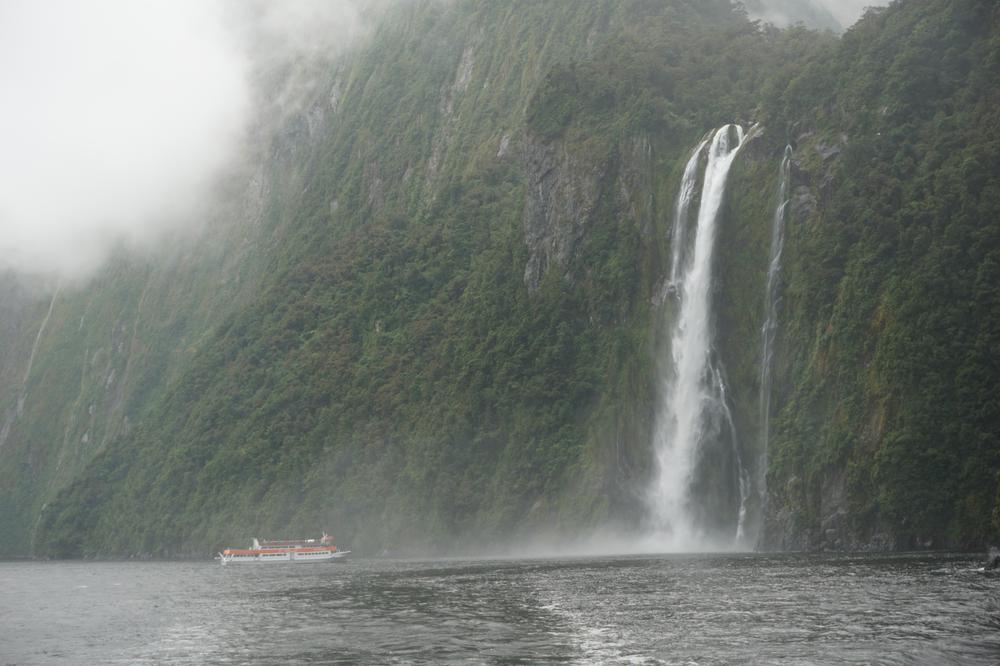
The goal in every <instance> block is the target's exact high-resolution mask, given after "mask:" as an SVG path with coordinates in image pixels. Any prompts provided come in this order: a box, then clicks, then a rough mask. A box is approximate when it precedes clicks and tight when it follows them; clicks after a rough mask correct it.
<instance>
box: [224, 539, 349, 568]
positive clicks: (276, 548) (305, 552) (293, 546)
mask: <svg viewBox="0 0 1000 666" xmlns="http://www.w3.org/2000/svg"><path fill="white" fill-rule="evenodd" d="M350 552H351V551H349V550H337V547H336V546H335V545H333V537H332V536H330V535H329V534H326V533H324V534H323V536H322V538H320V539H291V540H287V541H260V540H258V539H254V540H253V544H252V545H251V546H250V547H249V548H226V549H225V550H224V551H222V552H221V553H219V556H218V557H217V558H216V559H217V560H219V561H220V562H221V563H222V564H229V563H230V562H329V561H337V560H342V559H344V558H345V557H347V555H348V554H349V553H350Z"/></svg>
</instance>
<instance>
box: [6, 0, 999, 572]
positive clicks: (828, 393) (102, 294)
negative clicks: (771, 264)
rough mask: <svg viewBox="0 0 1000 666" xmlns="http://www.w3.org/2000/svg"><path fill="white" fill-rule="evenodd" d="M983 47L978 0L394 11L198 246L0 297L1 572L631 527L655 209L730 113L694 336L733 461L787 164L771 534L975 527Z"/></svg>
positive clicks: (655, 266)
mask: <svg viewBox="0 0 1000 666" xmlns="http://www.w3.org/2000/svg"><path fill="white" fill-rule="evenodd" d="M997 35H998V14H997V12H996V10H995V9H994V8H993V7H992V5H991V3H989V2H983V1H976V0H952V1H950V2H948V1H945V0H934V1H932V2H900V3H896V4H895V5H894V6H893V7H892V8H890V9H888V10H885V11H882V12H877V13H872V14H870V15H869V16H868V17H867V18H866V19H865V20H864V21H863V22H862V23H861V24H859V25H858V26H857V27H855V28H854V29H853V30H851V31H849V32H848V33H847V34H846V35H845V36H844V37H843V38H842V39H839V40H838V39H836V38H834V37H833V36H832V35H829V34H827V35H819V34H816V33H812V32H809V31H807V30H804V29H801V28H796V29H792V30H788V31H777V30H773V29H758V28H757V27H755V26H754V25H752V24H750V23H749V22H748V21H747V20H746V18H745V16H743V15H742V14H741V13H740V12H738V11H734V10H733V9H732V8H731V7H730V6H729V3H728V2H723V1H720V2H705V1H704V0H691V1H681V0H675V1H673V2H663V3H659V2H657V3H650V2H646V1H643V0H632V1H629V2H618V1H611V0H608V1H603V0H593V1H591V2H575V1H573V2H570V1H566V2H549V3H532V2H523V3H521V2H513V3H492V2H475V1H469V2H454V3H437V2H416V3H404V4H403V5H402V6H401V7H399V8H397V9H396V10H394V11H391V12H389V13H388V14H387V15H386V18H385V19H384V20H383V21H382V22H381V23H380V24H379V26H378V27H377V29H376V30H375V31H374V33H373V35H372V36H371V38H370V40H369V41H368V42H367V43H366V44H365V45H364V46H363V47H361V48H359V49H357V50H355V51H353V52H352V53H350V54H348V55H347V56H346V57H344V58H342V59H340V60H338V61H337V62H336V64H335V65H333V66H330V67H328V68H325V69H321V70H319V73H318V74H317V75H316V79H317V81H316V86H315V90H316V91H317V93H316V94H315V95H314V96H313V97H312V98H311V99H310V100H309V102H308V103H307V104H306V105H305V106H304V107H303V109H302V112H301V113H300V114H298V115H296V116H294V117H291V118H289V119H287V121H286V122H285V124H284V125H283V129H282V131H281V132H280V133H279V135H278V136H277V138H276V139H275V141H274V143H273V144H271V145H270V148H271V149H270V150H269V151H267V153H266V159H263V160H262V161H261V164H262V166H261V167H260V169H259V171H254V170H253V169H250V171H251V172H252V174H251V175H250V176H248V177H246V176H245V177H244V178H243V179H242V180H240V179H236V180H237V181H238V182H239V183H241V185H240V187H244V188H245V187H247V185H246V184H247V183H250V184H251V185H250V188H251V190H252V191H253V192H254V193H255V194H254V196H252V197H248V196H247V195H246V194H245V193H237V194H234V196H233V197H232V201H234V202H236V203H233V204H231V206H232V208H230V209H229V212H228V213H226V214H224V215H222V217H224V218H226V219H231V223H230V224H229V225H223V227H224V229H226V231H219V232H218V233H219V235H220V238H219V242H218V243H209V244H206V246H205V248H202V249H197V250H191V251H190V252H189V253H188V254H187V255H184V256H179V257H177V258H175V259H173V260H169V261H167V260H164V261H163V263H162V264H160V263H156V262H154V264H153V265H151V266H148V267H147V266H135V265H131V266H129V265H126V264H121V265H120V266H119V267H118V268H116V269H112V270H109V271H108V273H107V274H106V275H105V276H104V277H102V278H101V281H100V282H99V283H98V284H96V285H94V286H92V287H91V288H89V289H88V290H87V291H85V292H74V293H72V294H70V293H68V292H67V291H66V290H65V289H64V290H61V291H60V292H59V294H60V295H59V296H57V298H56V300H55V302H54V305H52V302H51V301H47V300H44V299H43V300H38V299H36V300H34V301H30V302H31V303H32V304H30V305H23V304H24V303H25V302H26V301H25V300H24V297H21V296H19V297H18V299H19V300H17V301H16V303H14V301H15V299H13V298H11V302H12V303H14V304H12V305H11V306H10V308H9V311H10V312H12V313H16V314H17V316H16V317H14V318H11V319H10V321H11V322H12V323H11V324H10V325H9V330H8V328H7V327H5V328H3V329H0V335H3V336H4V337H3V339H2V343H3V346H2V349H3V355H0V371H2V372H3V373H4V375H3V376H4V378H5V383H4V387H5V388H4V391H5V393H4V394H3V395H0V398H2V399H3V401H4V402H3V403H2V404H3V405H4V406H5V409H6V412H5V413H7V414H8V415H10V414H15V413H16V414H17V416H16V418H15V417H13V416H12V417H10V418H9V419H8V422H9V423H10V424H11V426H10V428H9V435H8V436H7V442H6V443H5V444H3V445H2V447H0V478H2V479H3V481H4V485H3V490H2V493H3V494H2V495H0V515H2V516H3V517H4V518H3V519H4V520H5V521H6V522H5V525H6V526H7V527H8V528H9V531H10V533H11V534H15V535H16V537H15V539H14V541H12V542H11V544H13V545H11V546H8V547H7V548H8V551H7V553H6V554H18V553H22V554H23V553H27V552H28V551H29V540H32V539H33V541H34V545H33V548H34V552H35V554H38V555H47V556H80V555H86V556H93V555H102V554H105V555H107V554H114V555H127V554H139V555H183V554H191V555H195V554H197V555H204V554H206V553H209V552H212V550H211V549H213V548H215V547H217V546H219V545H222V544H223V543H226V542H232V541H234V540H237V541H239V540H242V539H244V538H246V537H247V535H250V534H253V533H272V534H277V533H284V532H289V533H291V532H303V531H305V532H309V531H314V530H315V529H317V528H323V527H325V528H327V529H330V530H335V531H336V533H337V534H338V536H339V537H340V538H342V539H343V540H345V541H349V542H350V543H351V545H352V546H353V547H355V548H357V549H359V550H363V551H368V552H378V551H380V550H382V549H384V548H389V549H392V550H395V549H398V548H401V547H405V548H408V549H411V550H420V549H424V550H432V549H440V550H445V549H448V548H450V547H452V546H458V545H460V544H462V543H466V544H467V543H469V542H470V540H473V539H474V540H475V543H476V544H477V547H488V546H489V545H491V544H494V545H495V544H504V543H509V542H510V541H514V540H518V539H520V538H522V537H524V536H527V535H531V534H532V533H534V532H536V531H555V532H562V533H564V534H565V533H575V532H579V531H584V530H586V529H587V528H588V527H591V526H596V525H601V524H604V523H606V522H616V523H620V524H624V525H625V526H626V528H627V529H633V530H634V531H636V532H640V531H641V529H642V522H643V510H644V509H643V502H642V492H643V489H644V488H645V486H646V484H647V483H648V482H649V479H650V474H651V459H650V455H651V453H650V441H651V429H652V427H653V422H654V420H655V414H656V410H657V403H658V401H659V400H660V398H661V396H660V395H659V388H658V380H657V376H656V375H657V371H658V366H659V365H660V361H658V360H657V359H658V358H659V357H662V356H663V354H664V351H665V345H666V340H665V337H666V336H665V331H667V330H669V328H670V324H671V322H672V320H673V317H674V316H675V315H676V313H675V312H674V311H673V308H672V306H671V304H670V303H669V301H668V300H665V299H664V297H663V293H664V288H663V287H664V278H665V274H666V272H667V270H668V266H669V256H670V246H669V242H670V238H669V229H670V222H671V219H670V218H671V214H672V210H673V206H674V201H675V197H676V195H677V188H678V185H679V182H680V178H681V172H682V171H683V168H684V163H685V161H686V159H687V157H688V156H689V154H690V152H691V150H692V149H693V148H694V146H695V145H697V143H698V141H699V139H700V138H701V137H702V136H704V134H705V132H706V131H707V130H709V129H712V128H714V127H718V126H720V125H722V124H724V123H728V122H734V121H736V122H741V123H743V124H745V125H749V124H751V123H752V122H754V121H757V122H759V123H760V125H761V127H762V130H763V133H762V135H761V136H759V137H758V138H756V139H754V140H753V141H752V142H751V143H750V144H749V145H748V147H747V149H746V151H745V152H744V153H743V154H742V155H741V156H740V158H739V159H738V160H737V162H736V163H735V166H734V172H733V175H732V183H731V185H730V189H729V196H728V199H727V203H726V205H725V213H724V218H723V220H722V226H721V228H720V232H719V233H720V237H719V250H718V252H719V257H718V261H717V262H716V265H717V269H716V273H717V275H716V280H715V286H714V291H713V299H714V303H715V311H714V312H715V314H714V320H713V324H714V328H715V330H716V338H717V346H718V349H717V353H718V355H719V358H720V363H721V365H722V366H723V367H724V368H725V371H726V375H727V381H728V383H729V385H730V387H731V391H730V393H731V399H732V402H733V419H734V423H735V428H736V429H737V431H738V432H739V433H740V441H741V443H742V444H741V445H742V446H743V447H744V448H745V451H744V453H745V454H746V457H747V459H753V460H762V459H763V453H764V452H763V450H762V448H763V443H762V441H761V437H760V433H761V417H760V411H759V402H758V401H759V394H760V391H759V389H760V349H761V344H760V340H761V338H760V335H761V334H760V328H761V324H762V322H763V307H764V291H765V285H766V281H767V264H768V252H769V248H770V242H771V238H770V233H771V226H772V218H773V215H774V208H775V206H776V204H777V201H776V197H777V194H776V191H777V181H778V166H779V163H780V161H781V158H782V156H783V155H784V152H785V147H786V145H787V144H789V143H791V144H792V146H793V149H794V155H795V158H794V163H793V168H792V192H793V197H792V205H791V214H790V219H789V229H788V238H787V245H786V252H785V258H784V272H783V274H782V275H783V277H782V281H781V289H780V293H781V294H782V298H781V300H780V303H779V308H778V313H779V314H778V316H779V329H778V334H777V339H776V360H775V366H774V373H773V375H774V391H773V397H772V401H771V402H772V426H771V441H770V450H769V451H768V459H769V460H770V465H769V468H768V469H767V470H766V472H767V474H766V476H767V481H768V488H769V494H768V499H767V501H766V502H763V501H762V502H758V503H757V504H756V505H755V506H753V507H751V510H752V511H753V512H754V513H755V517H754V522H755V523H757V524H761V523H762V524H763V526H764V530H763V544H764V545H765V546H767V547H810V548H812V547H852V546H866V545H876V546H881V547H902V546H907V545H912V544H915V543H927V541H928V540H933V543H934V544H945V543H966V544H978V543H981V542H982V541H984V540H986V539H988V538H990V535H991V530H995V529H996V527H995V526H991V522H990V513H991V511H993V507H994V505H995V504H996V501H995V497H996V493H997V478H996V475H997V469H998V468H1000V458H998V456H1000V444H998V442H997V441H996V433H997V432H1000V427H998V426H1000V423H998V420H997V419H998V418H1000V409H998V403H997V401H996V398H995V394H996V390H995V389H996V387H997V386H998V384H1000V382H998V379H1000V377H998V371H1000V370H998V366H997V365H996V362H995V359H996V353H997V350H998V349H1000V339H998V336H1000V327H998V326H997V324H998V323H1000V322H998V321H997V318H998V316H1000V302H998V298H1000V296H998V291H997V289H998V287H996V285H998V284H1000V281H998V280H997V279H996V278H997V277H998V276H996V275H995V273H996V270H995V269H996V267H997V266H998V265H1000V263H998V262H1000V257H998V256H997V252H998V247H1000V244H998V243H997V240H998V239H997V237H996V236H997V233H998V229H1000V227H998V225H997V223H996V220H997V219H998V217H997V212H998V209H997V207H998V206H1000V200H998V195H997V187H998V185H997V183H996V182H995V180H996V179H995V178H994V177H993V176H992V175H991V174H994V173H996V167H997V159H998V150H997V147H998V145H1000V144H998V142H997V141H996V137H993V136H992V134H993V133H995V128H996V127H998V126H1000V124H998V123H997V120H998V119H997V117H996V111H995V109H996V108H998V106H997V104H996V102H997V101H998V100H997V94H998V88H997V85H996V80H997V77H996V74H997V67H998V63H1000V47H998V45H1000V38H998V36H997ZM936 54H942V55H936ZM234 187H235V186H234ZM253 188H256V189H253ZM242 206H249V208H250V210H249V211H247V212H241V210H242V209H241V207H242ZM207 248H224V249H221V250H218V252H220V253H221V255H213V254H212V253H211V252H210V251H209V250H208V249H207ZM220 257H221V258H222V259H223V260H224V261H223V263H222V265H221V266H220V265H219V259H220ZM50 305H51V308H50ZM50 310H51V315H50V314H49V312H50ZM43 320H44V321H45V322H46V323H45V328H44V331H43V334H42V335H38V332H39V330H41V328H42V327H41V324H42V321H43ZM36 339H37V340H38V345H37V354H32V353H31V351H32V349H33V348H34V340H36ZM102 349H103V350H104V352H103V355H102V354H101V353H100V352H101V350H102ZM32 357H34V361H33V363H32V367H31V371H30V372H28V371H27V364H28V359H30V358H32ZM91 368H94V369H93V370H91ZM25 376H26V377H27V380H26V381H25V382H24V383H23V385H24V386H27V387H28V389H29V391H28V393H27V395H28V396H29V398H28V400H27V401H25V407H24V408H20V407H19V406H18V397H19V396H22V395H23V394H24V393H23V390H22V388H19V387H18V386H19V384H18V382H17V381H16V380H17V378H18V377H25ZM109 378H112V379H109ZM66 387H72V388H66ZM112 387H117V388H116V389H115V390H112ZM39 396H45V399H44V400H42V399H39ZM95 414H96V415H98V416H100V417H101V418H100V419H97V417H94V415H95ZM105 415H107V416H105ZM0 416H2V413H0ZM92 417H93V418H92ZM95 419H97V420H95ZM85 435H86V437H87V439H86V441H84V440H83V437H84V436H85ZM81 442H83V445H81V444H80V443H81ZM60 461H72V464H71V465H70V464H69V463H66V462H62V463H61V462H60ZM711 464H712V460H711V458H708V459H706V460H705V461H703V469H709V468H710V467H711ZM25 465H28V467H25ZM754 471H755V474H758V475H760V476H764V474H763V472H764V470H762V469H760V470H754ZM706 478H709V477H706ZM699 487H700V488H701V490H700V491H699V492H701V498H700V499H701V500H702V501H705V502H706V505H707V506H708V505H710V504H711V502H710V501H709V500H710V498H711V497H713V496H714V495H717V494H718V489H713V487H712V484H711V483H709V482H708V481H704V482H703V483H701V484H700V486H699ZM43 504H46V506H44V508H43Z"/></svg>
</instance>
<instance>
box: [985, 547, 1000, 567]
mask: <svg viewBox="0 0 1000 666" xmlns="http://www.w3.org/2000/svg"><path fill="white" fill-rule="evenodd" d="M986 569H987V570H988V571H993V570H997V569H1000V548H990V552H989V553H988V554H987V556H986Z"/></svg>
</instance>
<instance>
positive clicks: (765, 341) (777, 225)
mask: <svg viewBox="0 0 1000 666" xmlns="http://www.w3.org/2000/svg"><path fill="white" fill-rule="evenodd" d="M791 172H792V147H791V146H786V147H785V155H784V157H783V158H782V160H781V169H780V171H779V174H778V206H777V208H775V211H774V221H773V223H772V225H771V257H770V262H769V263H768V267H767V287H766V291H765V292H764V325H763V327H762V328H761V346H762V349H761V354H760V400H759V404H760V432H761V435H760V438H761V448H760V450H761V458H760V464H759V465H758V479H757V489H758V492H759V494H760V501H761V506H762V507H763V506H764V505H765V504H766V502H767V465H768V458H767V448H768V442H769V440H770V438H771V366H772V364H773V361H774V358H773V357H774V336H775V333H777V330H778V277H779V276H780V275H781V251H782V249H783V248H784V246H785V216H786V214H787V210H788V204H789V202H790V201H791V199H790V197H789V192H788V190H789V182H790V177H791Z"/></svg>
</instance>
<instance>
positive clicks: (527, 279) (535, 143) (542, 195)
mask: <svg viewBox="0 0 1000 666" xmlns="http://www.w3.org/2000/svg"><path fill="white" fill-rule="evenodd" d="M524 169H525V174H526V182H527V185H526V195H525V202H524V241H525V243H526V244H527V246H528V253H529V255H528V263H527V265H526V266H525V269H524V283H525V285H526V286H527V287H528V291H529V292H530V293H534V292H535V291H537V290H538V286H539V284H541V281H542V278H544V277H545V275H546V273H548V271H549V270H552V269H555V270H563V271H565V269H566V268H567V265H568V264H569V260H570V258H571V257H572V256H573V252H574V250H575V248H576V245H577V244H578V243H579V241H580V239H581V238H582V237H583V234H584V230H585V229H586V226H587V223H588V222H589V221H590V218H591V216H592V215H593V213H594V209H595V208H596V205H597V199H598V190H599V185H600V182H601V178H602V177H603V175H604V174H603V169H602V168H600V167H595V166H593V165H591V164H587V163H586V162H585V161H584V160H582V159H580V158H578V157H574V156H573V155H571V154H570V153H569V151H568V150H566V148H565V146H563V145H562V144H561V143H559V142H553V143H547V142H544V141H541V140H539V139H535V138H529V139H528V140H527V141H526V145H525V148H524ZM566 277H567V279H568V278H569V277H570V276H569V275H566Z"/></svg>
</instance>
